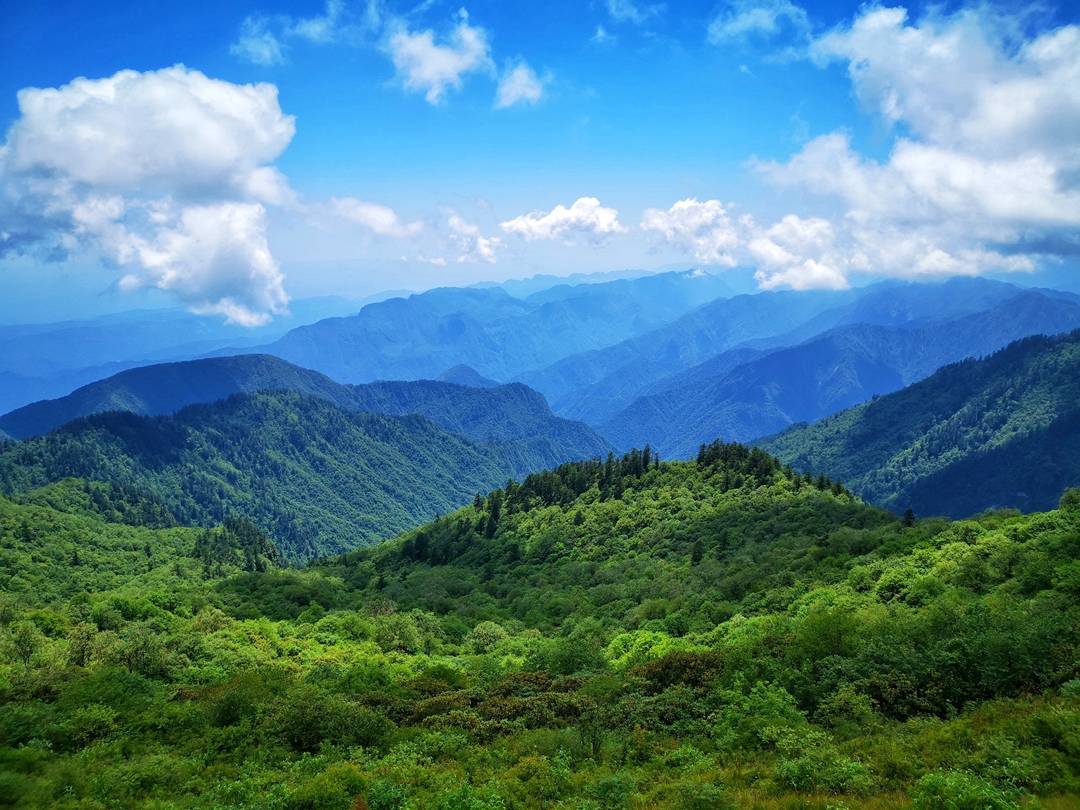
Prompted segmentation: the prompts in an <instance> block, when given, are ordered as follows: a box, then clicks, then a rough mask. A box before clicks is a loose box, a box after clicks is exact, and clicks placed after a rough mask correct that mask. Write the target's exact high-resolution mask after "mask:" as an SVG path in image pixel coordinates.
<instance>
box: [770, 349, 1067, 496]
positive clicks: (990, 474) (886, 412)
mask: <svg viewBox="0 0 1080 810" xmlns="http://www.w3.org/2000/svg"><path fill="white" fill-rule="evenodd" d="M1078 414H1080V331H1077V332H1071V333H1069V334H1067V335H1062V336H1058V337H1053V338H1047V337H1033V338H1028V339H1025V340H1021V341H1018V342H1016V343H1013V344H1012V345H1010V346H1008V347H1007V348H1005V349H1002V350H1001V351H999V352H997V353H996V354H994V355H992V356H990V357H987V358H985V359H983V360H968V361H964V362H961V363H957V364H954V365H951V366H947V367H945V368H943V369H941V370H940V371H938V372H937V373H935V374H933V375H931V376H930V377H928V378H927V379H925V380H923V381H921V382H919V383H916V384H914V385H911V386H909V387H907V388H905V389H903V390H901V391H897V392H896V393H893V394H890V395H888V396H884V397H880V398H878V399H875V400H873V401H871V402H868V403H864V404H862V405H858V406H856V407H854V408H851V409H849V410H846V411H843V412H842V413H838V414H836V415H835V416H832V417H829V418H827V419H823V420H821V421H820V422H817V423H815V424H812V425H800V426H796V427H793V428H791V429H790V430H787V431H785V432H784V433H781V434H780V435H778V436H774V437H772V438H770V439H766V440H765V441H763V442H762V446H764V447H766V448H767V449H768V450H769V451H770V452H773V453H775V454H776V455H777V456H779V457H780V458H781V459H782V460H784V461H785V462H788V463H790V464H793V465H795V466H796V467H808V468H813V469H816V470H823V471H826V472H828V473H829V474H830V475H833V476H835V477H837V478H840V479H842V480H844V481H845V482H846V483H848V484H849V486H851V488H852V489H853V490H854V491H856V492H858V493H860V494H861V495H863V496H864V497H865V498H867V499H868V500H871V501H873V502H875V503H879V504H881V505H884V506H888V507H890V508H893V509H905V508H908V507H910V508H912V509H914V510H915V511H916V512H919V513H943V514H950V515H965V514H971V513H973V512H976V511H979V510H981V509H986V508H990V507H1017V508H1020V509H1024V510H1034V509H1043V508H1046V507H1047V506H1048V505H1052V504H1053V503H1054V502H1055V500H1056V497H1057V495H1058V494H1059V493H1060V491H1061V490H1062V489H1063V488H1064V487H1065V486H1072V485H1075V484H1077V483H1080V431H1078V427H1080V424H1078V421H1080V420H1078Z"/></svg>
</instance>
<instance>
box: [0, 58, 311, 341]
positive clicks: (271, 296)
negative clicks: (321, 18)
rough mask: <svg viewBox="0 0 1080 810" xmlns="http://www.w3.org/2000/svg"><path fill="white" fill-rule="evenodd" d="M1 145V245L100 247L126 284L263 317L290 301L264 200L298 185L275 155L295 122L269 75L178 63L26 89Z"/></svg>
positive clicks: (249, 319)
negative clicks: (247, 76) (235, 74)
mask: <svg viewBox="0 0 1080 810" xmlns="http://www.w3.org/2000/svg"><path fill="white" fill-rule="evenodd" d="M18 101H19V117H18V119H17V120H16V121H15V123H14V124H13V125H12V127H11V129H10V130H9V131H8V137H7V141H6V143H5V144H4V146H3V147H2V148H0V220H2V221H4V223H5V227H4V234H3V235H2V236H0V255H2V254H4V253H8V252H14V251H19V252H26V251H32V250H37V251H38V252H39V253H44V254H45V255H56V254H57V253H58V252H59V253H65V252H69V251H71V250H75V249H78V248H80V247H90V248H91V249H96V250H99V251H100V252H101V253H102V254H103V255H104V256H105V257H106V258H108V259H109V260H111V261H112V262H114V263H115V264H117V265H118V266H121V267H123V268H124V269H125V270H126V271H127V275H126V276H125V280H124V283H123V286H125V287H129V288H130V287H133V286H140V285H141V286H146V285H150V286H155V287H159V288H161V289H165V290H170V291H172V292H173V293H174V294H175V295H177V296H178V297H179V298H180V299H181V300H183V301H184V302H185V303H187V304H188V305H189V306H191V307H193V308H195V309H198V310H199V311H206V312H211V311H212V312H220V313H222V314H225V315H226V317H228V318H229V319H231V320H234V321H237V322H241V323H258V322H261V321H264V320H265V319H267V318H268V317H270V316H271V315H273V314H277V313H279V312H283V311H284V309H285V307H286V304H287V300H288V299H287V297H286V295H285V292H284V288H283V277H282V275H281V273H280V271H279V269H278V267H277V264H276V263H275V261H274V259H273V257H272V256H271V254H270V252H269V249H268V247H267V243H266V233H265V208H264V205H263V203H268V204H285V203H289V202H291V200H292V198H293V194H292V191H291V189H289V186H288V183H287V181H286V180H285V178H284V176H283V175H281V174H280V172H278V171H277V169H276V168H274V167H273V166H272V165H271V164H272V162H273V161H274V160H275V159H276V158H277V157H278V156H279V155H280V154H281V152H282V151H283V150H284V149H285V147H286V146H287V145H288V143H289V141H290V140H291V139H292V136H293V132H294V122H293V118H292V117H291V116H287V115H284V114H283V113H282V111H281V108H280V107H279V106H278V100H277V89H276V88H275V87H274V86H273V85H269V84H255V85H237V84H232V83H229V82H224V81H219V80H215V79H210V78H208V77H207V76H205V75H204V74H202V73H200V72H198V71H194V70H189V69H187V68H185V67H183V66H180V65H178V66H175V67H171V68H166V69H164V70H159V71H153V72H147V73H139V72H137V71H132V70H125V71H120V72H119V73H116V74H115V75H113V76H110V77H108V78H104V79H97V80H91V79H76V80H74V81H72V82H71V83H69V84H67V85H64V86H62V87H59V88H47V89H38V88H28V89H24V90H22V91H20V92H19V94H18Z"/></svg>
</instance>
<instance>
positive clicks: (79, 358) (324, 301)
mask: <svg viewBox="0 0 1080 810" xmlns="http://www.w3.org/2000/svg"><path fill="white" fill-rule="evenodd" d="M362 306H363V302H358V301H351V300H349V299H345V298H336V297H329V296H328V297H322V298H307V299H298V300H296V301H293V302H292V304H291V305H290V307H291V312H290V314H288V315H284V316H280V317H278V318H276V319H274V321H272V322H271V323H269V324H267V325H266V326H263V327H257V328H254V329H249V328H246V327H242V326H237V325H235V324H225V323H223V322H222V321H221V318H220V317H204V316H200V315H193V314H192V313H190V312H187V311H186V310H183V309H149V310H131V311H128V312H120V313H116V314H113V315H104V316H101V317H97V318H91V319H86V320H79V321H62V322H58V323H48V324H21V325H14V326H0V412H4V411H7V410H10V409H12V408H17V407H18V406H20V405H25V404H27V403H29V402H36V401H38V400H41V399H48V398H52V397H58V396H62V395H64V394H67V393H69V392H71V391H73V390H75V389H76V388H78V387H79V386H82V385H86V384H87V383H90V382H93V381H94V380H101V379H104V378H105V377H108V376H110V375H112V374H115V373H117V372H119V371H123V370H124V369H127V368H132V367H134V366H139V365H148V364H150V363H156V362H161V361H164V360H187V359H190V358H193V357H199V356H201V355H204V354H207V353H209V352H212V351H214V350H216V349H220V348H223V347H226V346H232V347H244V346H249V345H254V344H256V343H265V342H266V341H268V340H273V339H275V338H277V337H279V336H280V335H282V334H284V333H285V332H287V331H288V330H289V329H292V328H294V327H296V326H299V325H301V324H305V323H311V322H313V321H317V320H320V319H323V318H327V317H330V316H333V315H343V314H347V313H351V312H356V311H357V310H358V309H360V308H361V307H362Z"/></svg>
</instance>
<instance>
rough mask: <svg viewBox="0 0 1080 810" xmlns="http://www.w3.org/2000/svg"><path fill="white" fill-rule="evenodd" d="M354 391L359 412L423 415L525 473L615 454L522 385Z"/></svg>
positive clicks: (423, 384) (430, 384) (390, 385)
mask: <svg viewBox="0 0 1080 810" xmlns="http://www.w3.org/2000/svg"><path fill="white" fill-rule="evenodd" d="M349 391H350V394H351V397H352V398H351V401H350V407H352V408H353V409H354V410H360V411H371V412H373V413H382V414H389V415H391V416H406V415H409V414H420V415H421V416H423V417H425V418H427V419H430V420H431V421H432V422H434V423H435V424H436V425H438V426H439V427H441V428H443V429H444V430H449V431H450V432H452V433H457V434H460V435H462V436H466V437H468V438H469V439H472V440H473V441H476V442H481V443H489V444H497V445H498V446H499V448H500V450H501V452H503V453H505V454H506V455H507V456H508V457H512V458H513V459H514V461H513V464H514V468H515V469H516V470H518V471H519V472H534V471H536V470H540V469H544V468H547V467H553V466H555V465H557V464H561V463H562V462H564V461H570V460H575V459H583V458H597V457H600V456H603V455H606V454H607V453H608V452H610V451H611V449H612V448H611V445H610V444H608V443H607V441H605V440H604V439H602V438H601V437H600V436H599V435H598V434H597V433H596V431H594V430H593V429H592V428H590V427H589V426H588V425H585V424H584V423H582V422H575V421H571V420H569V419H562V418H560V417H558V416H555V414H553V413H552V412H551V409H550V408H549V407H548V404H547V401H546V400H545V399H544V397H543V396H542V395H541V394H539V393H537V392H536V391H533V390H532V389H531V388H529V387H527V386H524V385H522V384H521V383H511V384H509V385H497V386H495V387H491V388H473V387H469V386H462V385H455V384H452V383H444V382H437V381H434V380H413V381H405V382H400V381H394V382H374V383H367V384H365V385H355V386H350V387H349Z"/></svg>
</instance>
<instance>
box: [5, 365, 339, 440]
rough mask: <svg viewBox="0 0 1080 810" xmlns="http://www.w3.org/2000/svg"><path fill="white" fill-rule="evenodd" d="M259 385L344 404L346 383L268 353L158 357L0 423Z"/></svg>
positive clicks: (152, 407)
mask: <svg viewBox="0 0 1080 810" xmlns="http://www.w3.org/2000/svg"><path fill="white" fill-rule="evenodd" d="M263 390H287V391H298V392H300V393H303V394H307V395H309V396H316V397H320V398H321V399H326V400H329V401H330V402H335V403H336V404H338V405H341V406H343V407H348V405H349V400H350V398H351V392H350V391H349V389H348V388H347V387H346V386H343V385H340V384H339V383H336V382H334V381H333V380H331V379H330V378H329V377H326V376H324V375H322V374H319V373H318V372H315V371H309V370H307V369H303V368H300V367H298V366H294V365H292V364H291V363H286V362H285V361H284V360H279V359H278V358H276V357H271V356H270V355H238V356H235V357H218V358H211V359H206V360H189V361H184V362H179V363H158V364H155V365H151V366H142V367H140V368H135V369H130V370H128V371H122V372H120V373H119V374H115V375H113V376H112V377H108V378H107V379H104V380H100V381H98V382H93V383H90V384H89V385H85V386H83V387H82V388H79V389H76V390H75V391H73V392H72V393H70V394H68V395H67V396H64V397H60V398H58V399H52V400H45V401H42V402H35V403H33V404H31V405H26V406H24V407H22V408H19V409H17V410H14V411H12V412H11V413H7V414H4V415H3V416H0V428H2V429H3V430H6V431H7V432H8V433H10V434H11V435H13V436H18V437H20V438H26V437H28V436H36V435H40V434H42V433H47V432H49V431H50V430H54V429H56V428H58V427H60V426H61V425H63V424H65V423H66V422H70V421H71V420H72V419H77V418H79V417H81V416H90V415H92V414H95V413H102V412H105V411H130V412H131V413H136V414H141V415H144V416H162V415H165V414H170V413H175V412H176V411H178V410H180V409H181V408H185V407H187V406H188V405H195V404H198V403H204V402H215V401H216V400H219V399H225V398H226V397H229V396H232V395H233V394H240V393H245V392H252V391H263Z"/></svg>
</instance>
